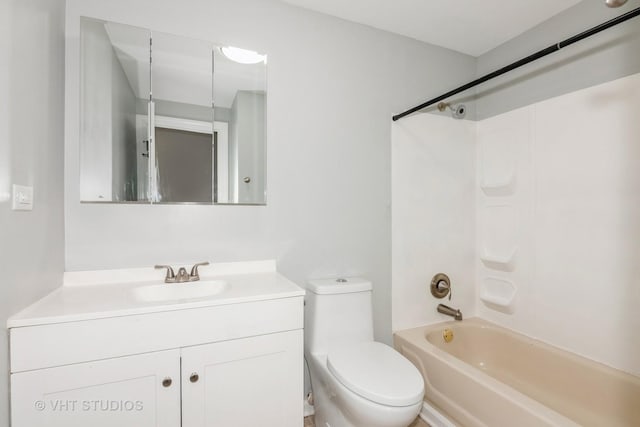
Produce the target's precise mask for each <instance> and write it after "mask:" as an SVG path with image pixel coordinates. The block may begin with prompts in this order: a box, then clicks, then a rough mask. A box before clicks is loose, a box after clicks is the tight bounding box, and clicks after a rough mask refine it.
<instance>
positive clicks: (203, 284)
mask: <svg viewBox="0 0 640 427" xmlns="http://www.w3.org/2000/svg"><path fill="white" fill-rule="evenodd" d="M228 288H229V284H228V283H227V282H225V281H224V280H205V281H199V282H185V283H163V284H161V285H147V286H141V287H139V288H135V289H134V290H133V294H134V296H135V297H136V299H138V300H141V301H149V302H158V301H172V300H184V299H196V298H206V297H210V296H213V295H217V294H219V293H222V292H224V291H225V290H227V289H228Z"/></svg>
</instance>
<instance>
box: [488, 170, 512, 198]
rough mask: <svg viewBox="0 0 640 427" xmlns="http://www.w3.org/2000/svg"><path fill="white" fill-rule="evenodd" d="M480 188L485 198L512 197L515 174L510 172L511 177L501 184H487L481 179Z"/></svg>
mask: <svg viewBox="0 0 640 427" xmlns="http://www.w3.org/2000/svg"><path fill="white" fill-rule="evenodd" d="M480 188H481V189H482V192H483V193H484V195H485V196H487V197H506V196H512V195H513V194H514V193H515V191H516V173H515V171H512V173H511V175H510V176H509V177H508V178H506V179H505V180H504V181H501V182H487V181H485V180H484V179H482V180H481V182H480Z"/></svg>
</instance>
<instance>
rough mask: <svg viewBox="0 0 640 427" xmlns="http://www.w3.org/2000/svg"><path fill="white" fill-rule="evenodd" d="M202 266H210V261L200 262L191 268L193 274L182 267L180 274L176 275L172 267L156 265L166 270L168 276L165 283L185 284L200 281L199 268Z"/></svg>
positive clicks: (179, 270)
mask: <svg viewBox="0 0 640 427" xmlns="http://www.w3.org/2000/svg"><path fill="white" fill-rule="evenodd" d="M201 265H209V262H208V261H205V262H199V263H197V264H195V265H194V266H193V267H191V273H187V269H186V268H184V267H180V268H179V269H178V274H176V273H174V271H173V268H171V266H170V265H156V266H155V268H166V269H167V275H166V276H165V278H164V283H185V282H195V281H198V280H200V273H199V272H198V267H199V266H201Z"/></svg>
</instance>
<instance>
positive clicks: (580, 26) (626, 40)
mask: <svg viewBox="0 0 640 427" xmlns="http://www.w3.org/2000/svg"><path fill="white" fill-rule="evenodd" d="M639 6H640V0H629V1H628V2H627V3H626V4H625V5H624V6H623V7H620V8H608V7H606V6H605V4H604V1H602V0H588V1H581V2H579V3H578V4H576V5H575V6H573V7H570V8H568V9H566V10H564V11H562V12H560V13H559V14H557V15H555V16H553V17H551V18H550V19H548V20H546V21H544V22H542V23H541V24H540V25H537V26H536V27H535V28H532V29H530V30H528V31H525V32H524V33H522V34H521V35H519V36H518V37H514V38H513V39H511V40H509V41H508V42H506V43H504V44H502V45H500V46H498V47H496V48H495V49H492V50H491V51H489V52H487V53H484V54H482V55H481V56H479V57H478V61H477V66H478V77H479V76H481V75H484V74H487V73H489V72H491V71H494V70H497V69H499V68H501V67H504V66H505V65H507V64H510V63H512V62H513V61H516V60H518V59H521V58H524V57H526V56H528V55H531V54H532V53H533V52H536V51H538V50H540V49H543V48H546V47H547V46H551V45H553V44H555V43H557V42H559V41H561V40H564V39H566V38H568V37H571V36H573V35H575V34H578V33H581V32H582V31H584V30H586V29H588V28H591V27H593V26H596V25H598V24H601V23H603V22H606V21H608V20H610V19H612V18H614V17H616V16H619V15H622V14H624V13H626V12H629V11H630V10H632V9H633V8H636V7H639ZM638 51H640V24H639V23H638V18H633V19H631V20H629V21H627V22H625V23H623V24H620V25H618V26H616V27H613V28H609V29H607V30H606V31H603V32H601V33H599V34H597V35H595V36H593V37H590V38H588V39H585V40H582V41H580V42H579V43H575V44H573V45H571V46H569V47H567V48H564V49H562V50H561V51H559V52H556V53H554V54H552V55H549V56H547V57H545V58H542V59H540V60H538V61H536V62H534V63H531V64H528V65H526V66H524V67H522V68H519V69H517V70H514V71H511V72H509V73H507V74H505V75H503V76H501V77H498V78H496V79H494V80H491V81H490V82H487V83H485V84H483V85H481V86H478V88H477V92H476V93H477V95H478V97H477V100H476V103H477V106H476V112H477V119H478V120H482V119H486V118H488V117H492V116H495V115H496V114H501V113H505V112H508V111H511V110H514V109H516V108H520V107H524V106H526V105H530V104H532V103H534V102H540V101H543V100H545V99H549V98H551V97H554V96H558V95H562V94H566V93H570V92H573V91H576V90H579V89H584V88H588V87H591V86H594V85H597V84H601V83H605V82H608V81H611V80H615V79H619V78H621V77H624V76H629V75H632V74H635V73H638V72H640V55H638Z"/></svg>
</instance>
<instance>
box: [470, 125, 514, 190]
mask: <svg viewBox="0 0 640 427" xmlns="http://www.w3.org/2000/svg"><path fill="white" fill-rule="evenodd" d="M518 132H519V131H518V130H517V129H511V128H509V129H499V130H496V129H492V130H486V131H484V132H481V133H480V134H479V137H478V142H479V157H480V168H479V180H478V181H479V183H480V188H481V189H482V192H483V193H484V194H485V195H486V196H489V197H505V196H511V195H513V194H514V193H515V191H516V171H517V170H518V152H517V149H518V143H517V142H518V139H519V135H518Z"/></svg>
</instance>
